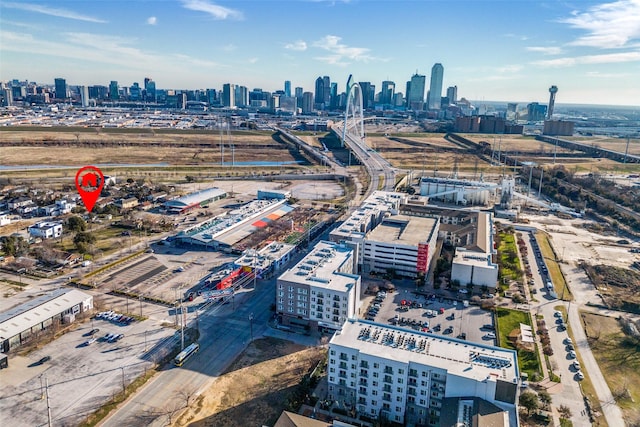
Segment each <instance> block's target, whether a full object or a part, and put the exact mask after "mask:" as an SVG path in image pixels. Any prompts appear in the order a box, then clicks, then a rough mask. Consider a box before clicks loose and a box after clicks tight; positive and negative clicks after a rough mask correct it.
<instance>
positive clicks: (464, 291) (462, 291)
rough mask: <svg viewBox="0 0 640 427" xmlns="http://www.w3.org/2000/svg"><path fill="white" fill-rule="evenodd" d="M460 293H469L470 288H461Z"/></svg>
mask: <svg viewBox="0 0 640 427" xmlns="http://www.w3.org/2000/svg"><path fill="white" fill-rule="evenodd" d="M458 293H460V294H468V293H469V290H468V289H460V290H459V291H458Z"/></svg>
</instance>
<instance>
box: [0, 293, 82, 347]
mask: <svg viewBox="0 0 640 427" xmlns="http://www.w3.org/2000/svg"><path fill="white" fill-rule="evenodd" d="M92 309H93V297H92V296H91V295H89V294H85V293H84V292H80V291H78V290H76V289H56V290H55V291H53V292H50V293H48V294H45V295H42V296H39V297H36V298H33V299H32V300H30V301H28V302H26V303H24V304H21V305H18V306H16V307H13V308H12V309H10V310H7V311H5V312H4V313H2V314H0V351H2V352H5V353H6V352H8V351H10V350H13V349H15V348H17V347H20V346H21V345H22V344H24V343H25V342H27V341H29V340H30V339H31V338H32V336H33V335H35V334H37V333H39V332H41V331H43V330H45V329H47V328H48V327H50V326H52V325H54V324H56V323H58V324H59V323H67V322H68V323H72V322H73V321H74V320H75V316H76V315H78V314H81V313H85V312H87V311H90V310H92Z"/></svg>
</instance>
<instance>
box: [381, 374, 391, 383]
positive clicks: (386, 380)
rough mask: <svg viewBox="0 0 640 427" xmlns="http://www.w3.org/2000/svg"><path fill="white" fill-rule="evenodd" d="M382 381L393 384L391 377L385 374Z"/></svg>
mask: <svg viewBox="0 0 640 427" xmlns="http://www.w3.org/2000/svg"><path fill="white" fill-rule="evenodd" d="M383 381H384V382H385V383H389V384H393V378H392V377H391V376H390V375H385V376H384V380H383Z"/></svg>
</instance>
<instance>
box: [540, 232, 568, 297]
mask: <svg viewBox="0 0 640 427" xmlns="http://www.w3.org/2000/svg"><path fill="white" fill-rule="evenodd" d="M536 240H537V241H538V246H540V251H541V252H542V256H543V258H544V261H545V264H546V265H547V268H548V269H549V275H550V276H551V281H552V282H553V287H554V289H555V291H556V294H558V296H559V297H561V299H562V300H563V301H571V300H573V295H572V294H571V290H570V289H569V287H568V286H567V282H566V281H565V280H564V275H563V274H562V271H560V266H559V265H558V257H557V256H556V253H555V252H554V251H553V248H552V247H551V242H550V241H549V236H548V235H547V234H546V233H542V232H537V233H536Z"/></svg>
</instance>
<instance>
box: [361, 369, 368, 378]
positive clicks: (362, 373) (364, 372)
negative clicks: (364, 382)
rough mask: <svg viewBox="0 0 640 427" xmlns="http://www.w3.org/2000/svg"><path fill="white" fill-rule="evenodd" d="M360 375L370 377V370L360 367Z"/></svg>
mask: <svg viewBox="0 0 640 427" xmlns="http://www.w3.org/2000/svg"><path fill="white" fill-rule="evenodd" d="M360 376H361V377H365V378H369V371H365V370H364V369H360Z"/></svg>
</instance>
